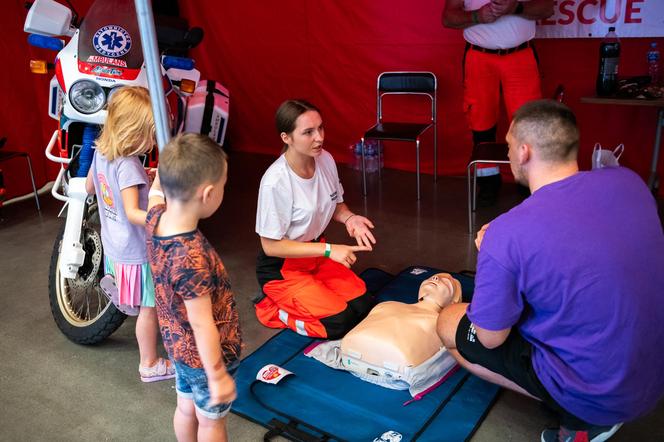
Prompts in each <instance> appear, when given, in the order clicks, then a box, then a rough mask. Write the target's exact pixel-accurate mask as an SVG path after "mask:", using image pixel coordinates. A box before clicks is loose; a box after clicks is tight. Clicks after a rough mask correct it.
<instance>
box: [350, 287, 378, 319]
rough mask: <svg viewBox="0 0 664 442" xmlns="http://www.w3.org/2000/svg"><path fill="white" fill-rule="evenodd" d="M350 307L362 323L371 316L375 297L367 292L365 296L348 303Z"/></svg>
mask: <svg viewBox="0 0 664 442" xmlns="http://www.w3.org/2000/svg"><path fill="white" fill-rule="evenodd" d="M348 305H349V306H350V308H351V309H352V310H353V311H354V312H355V315H357V317H358V318H359V320H360V321H361V320H362V319H364V318H366V317H367V315H368V314H369V311H371V309H372V308H373V306H374V305H375V302H374V299H373V296H372V295H371V294H370V293H369V292H365V293H364V294H363V295H360V296H358V297H357V298H355V299H352V300H350V301H348Z"/></svg>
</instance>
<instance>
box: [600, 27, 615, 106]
mask: <svg viewBox="0 0 664 442" xmlns="http://www.w3.org/2000/svg"><path fill="white" fill-rule="evenodd" d="M619 60H620V41H619V40H618V36H617V35H616V28H614V27H610V28H609V32H608V33H607V34H606V36H605V37H604V39H603V40H602V43H601V44H600V46H599V70H598V73H597V95H598V96H600V97H605V96H607V95H612V94H613V93H614V92H615V91H616V90H617V89H618V62H619Z"/></svg>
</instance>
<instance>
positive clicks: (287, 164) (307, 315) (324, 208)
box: [255, 100, 376, 339]
mask: <svg viewBox="0 0 664 442" xmlns="http://www.w3.org/2000/svg"><path fill="white" fill-rule="evenodd" d="M275 120H276V125H277V131H278V132H279V134H280V136H281V140H282V141H283V142H284V150H283V153H282V154H281V156H280V157H279V158H278V159H277V160H276V161H275V162H274V163H272V165H271V166H270V167H269V168H268V169H267V171H266V172H265V174H264V175H263V178H262V179H261V184H260V189H259V192H258V210H257V213H256V233H258V235H259V236H260V238H261V247H262V250H261V251H260V253H259V256H258V261H257V265H256V276H257V278H258V282H259V284H260V285H261V289H262V293H261V296H259V298H258V299H257V300H255V304H256V316H257V317H258V320H259V321H260V322H261V323H262V324H264V325H265V326H267V327H274V328H287V327H288V328H290V329H292V330H294V331H296V332H297V333H299V334H302V335H305V336H312V337H320V338H330V339H336V338H339V337H341V336H343V335H344V334H345V333H346V332H347V331H348V330H350V329H351V328H352V327H353V326H354V325H355V324H357V323H358V322H359V321H361V320H362V319H363V318H364V317H365V316H366V315H367V313H368V312H369V310H370V309H371V307H372V303H371V297H370V295H369V294H368V293H367V289H366V286H365V284H364V282H363V281H362V280H361V279H360V278H358V277H357V275H355V273H353V272H352V271H351V270H350V266H351V265H353V264H354V263H355V261H356V259H357V258H356V256H355V252H359V251H370V250H372V244H375V243H376V240H375V238H374V236H373V234H372V233H371V230H370V229H371V228H373V224H372V223H371V221H369V220H368V219H367V218H365V217H363V216H361V215H356V214H354V213H353V212H351V211H350V210H349V209H348V206H346V204H345V203H344V202H343V193H344V190H343V187H342V186H341V183H340V182H339V175H338V173H337V166H336V164H335V162H334V159H333V158H332V155H330V154H329V153H328V152H327V151H326V150H324V149H323V139H324V129H323V120H322V118H321V115H320V112H319V110H318V109H317V108H316V107H315V106H313V105H312V104H311V103H308V102H306V101H303V100H288V101H285V102H284V103H282V104H281V106H279V109H278V110H277V113H276V116H275ZM332 219H334V220H336V221H338V222H341V223H343V224H344V225H345V226H346V230H347V231H348V234H349V235H350V236H351V237H352V238H355V240H356V241H357V245H352V246H349V245H345V244H330V243H328V242H325V239H324V238H322V235H323V233H324V231H325V229H326V228H327V226H328V224H329V223H330V221H331V220H332Z"/></svg>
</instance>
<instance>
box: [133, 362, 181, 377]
mask: <svg viewBox="0 0 664 442" xmlns="http://www.w3.org/2000/svg"><path fill="white" fill-rule="evenodd" d="M138 374H140V375H141V381H143V382H157V381H165V380H167V379H173V378H174V377H175V367H174V366H173V364H171V361H170V360H168V359H164V358H159V360H158V361H157V363H156V364H154V365H153V366H152V367H141V366H140V365H139V366H138Z"/></svg>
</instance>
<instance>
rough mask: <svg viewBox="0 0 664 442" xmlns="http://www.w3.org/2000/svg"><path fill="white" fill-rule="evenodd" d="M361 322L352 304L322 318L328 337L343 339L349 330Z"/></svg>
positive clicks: (321, 321)
mask: <svg viewBox="0 0 664 442" xmlns="http://www.w3.org/2000/svg"><path fill="white" fill-rule="evenodd" d="M358 322H360V318H358V316H357V315H356V314H355V312H354V311H353V309H352V308H350V306H346V309H345V310H344V311H342V312H339V313H337V314H335V315H332V316H328V317H327V318H323V319H321V320H320V323H321V324H323V327H325V331H326V332H327V339H341V338H343V337H344V335H345V334H346V333H348V331H349V330H350V329H351V328H353V327H355V326H356V325H357V323H358Z"/></svg>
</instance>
